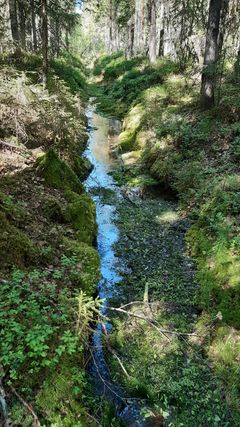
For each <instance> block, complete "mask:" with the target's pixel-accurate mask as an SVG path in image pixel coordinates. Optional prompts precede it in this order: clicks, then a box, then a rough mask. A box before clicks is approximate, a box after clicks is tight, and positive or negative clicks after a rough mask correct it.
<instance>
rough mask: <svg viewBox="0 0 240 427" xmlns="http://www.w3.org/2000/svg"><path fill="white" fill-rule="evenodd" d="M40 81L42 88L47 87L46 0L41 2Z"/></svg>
mask: <svg viewBox="0 0 240 427" xmlns="http://www.w3.org/2000/svg"><path fill="white" fill-rule="evenodd" d="M42 58H43V64H42V71H43V73H42V80H43V86H44V87H46V85H47V77H48V17H47V0H42Z"/></svg>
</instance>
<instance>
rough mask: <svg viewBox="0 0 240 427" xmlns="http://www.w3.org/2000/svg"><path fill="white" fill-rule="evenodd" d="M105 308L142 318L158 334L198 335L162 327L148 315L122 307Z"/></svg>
mask: <svg viewBox="0 0 240 427" xmlns="http://www.w3.org/2000/svg"><path fill="white" fill-rule="evenodd" d="M106 309H107V310H110V311H115V312H117V313H122V314H125V315H127V316H132V317H135V318H136V319H140V320H144V321H145V322H147V323H148V324H149V325H151V326H152V327H153V328H154V329H156V330H157V331H158V332H159V333H160V334H162V335H164V336H167V335H176V336H181V337H184V336H187V337H196V336H198V335H197V334H195V333H188V332H177V331H172V330H169V329H163V328H161V327H160V326H159V324H158V323H157V322H156V320H152V319H149V317H144V316H141V315H140V314H136V313H132V312H130V311H127V310H123V309H122V308H115V307H106ZM167 338H168V337H167ZM168 339H169V338H168Z"/></svg>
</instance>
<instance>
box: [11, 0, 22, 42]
mask: <svg viewBox="0 0 240 427" xmlns="http://www.w3.org/2000/svg"><path fill="white" fill-rule="evenodd" d="M9 14H10V24H11V32H12V39H13V42H14V44H15V46H16V47H17V48H19V41H20V37H19V28H18V15H17V1H16V0H9Z"/></svg>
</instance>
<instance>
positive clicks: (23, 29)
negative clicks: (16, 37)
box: [18, 1, 26, 50]
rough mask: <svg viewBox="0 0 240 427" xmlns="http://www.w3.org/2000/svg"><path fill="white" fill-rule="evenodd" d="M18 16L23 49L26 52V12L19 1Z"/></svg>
mask: <svg viewBox="0 0 240 427" xmlns="http://www.w3.org/2000/svg"><path fill="white" fill-rule="evenodd" d="M18 16H19V28H20V40H21V47H22V49H23V50H26V11H25V7H24V4H23V3H22V2H19V1H18Z"/></svg>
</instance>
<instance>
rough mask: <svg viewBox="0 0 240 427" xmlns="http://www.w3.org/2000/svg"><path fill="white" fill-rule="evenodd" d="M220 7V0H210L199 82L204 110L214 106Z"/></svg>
mask: <svg viewBox="0 0 240 427" xmlns="http://www.w3.org/2000/svg"><path fill="white" fill-rule="evenodd" d="M221 9H222V0H210V6H209V17H208V28H207V36H206V45H205V54H204V64H203V71H202V84H201V106H202V108H203V109H205V110H206V109H209V108H211V107H213V106H214V89H215V81H216V74H217V70H216V67H217V60H218V37H219V26H220V16H221Z"/></svg>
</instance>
